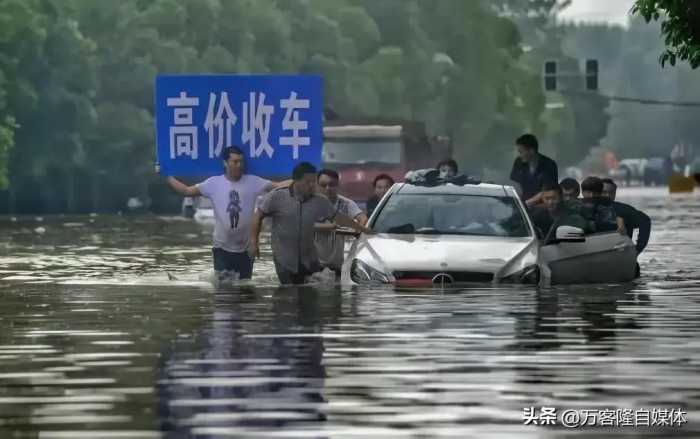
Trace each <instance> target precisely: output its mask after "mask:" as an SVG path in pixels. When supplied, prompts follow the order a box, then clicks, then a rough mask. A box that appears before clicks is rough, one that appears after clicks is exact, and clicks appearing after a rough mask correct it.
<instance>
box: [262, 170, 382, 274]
mask: <svg viewBox="0 0 700 439" xmlns="http://www.w3.org/2000/svg"><path fill="white" fill-rule="evenodd" d="M292 178H293V180H294V182H293V183H292V185H291V186H290V187H288V188H281V189H277V190H274V191H272V192H270V193H269V194H267V196H265V198H264V199H263V201H262V203H260V206H259V208H258V209H257V210H256V211H255V217H254V219H253V227H252V236H251V246H250V248H251V256H252V257H257V256H258V254H259V249H258V236H259V235H260V229H261V224H262V220H263V218H264V217H270V218H271V219H272V253H273V260H274V262H275V270H276V271H277V277H278V278H279V281H280V283H281V284H303V283H305V282H306V281H307V277H308V276H310V275H312V274H314V273H317V272H319V271H321V270H322V268H323V267H322V265H321V261H320V260H319V257H318V252H317V250H316V245H315V242H314V236H315V234H316V229H317V226H318V225H320V224H322V223H324V222H326V221H332V222H335V223H336V224H338V225H340V226H343V227H349V228H352V229H354V230H357V231H359V232H363V233H370V232H369V230H368V229H367V228H366V227H365V226H363V225H362V224H359V223H358V222H356V221H353V219H352V218H350V217H349V216H347V215H344V214H343V213H341V212H338V211H337V210H336V209H335V208H334V207H333V205H332V204H331V202H330V201H329V200H328V198H326V197H324V196H323V195H321V194H317V193H316V192H315V190H316V168H315V167H314V166H313V165H312V164H311V163H307V162H302V163H300V164H298V165H297V166H296V167H295V168H294V171H292Z"/></svg>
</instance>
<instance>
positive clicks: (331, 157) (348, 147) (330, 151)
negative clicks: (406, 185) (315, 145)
mask: <svg viewBox="0 0 700 439" xmlns="http://www.w3.org/2000/svg"><path fill="white" fill-rule="evenodd" d="M323 162H324V163H325V164H329V165H335V166H337V165H363V164H373V163H376V164H382V165H384V164H386V165H398V164H400V163H401V140H400V139H377V140H355V139H353V140H326V141H324V142H323Z"/></svg>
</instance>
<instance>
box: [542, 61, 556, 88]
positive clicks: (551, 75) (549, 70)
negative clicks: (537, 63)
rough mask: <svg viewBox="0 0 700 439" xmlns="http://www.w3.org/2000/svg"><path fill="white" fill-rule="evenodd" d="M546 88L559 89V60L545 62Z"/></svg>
mask: <svg viewBox="0 0 700 439" xmlns="http://www.w3.org/2000/svg"><path fill="white" fill-rule="evenodd" d="M544 89H545V90H546V91H554V90H556V89H557V62H556V61H547V62H545V63H544Z"/></svg>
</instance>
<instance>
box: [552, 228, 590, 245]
mask: <svg viewBox="0 0 700 439" xmlns="http://www.w3.org/2000/svg"><path fill="white" fill-rule="evenodd" d="M555 235H556V237H555V239H554V241H555V243H560V242H586V237H585V236H584V232H583V229H580V228H578V227H573V226H559V227H557V230H556V233H555Z"/></svg>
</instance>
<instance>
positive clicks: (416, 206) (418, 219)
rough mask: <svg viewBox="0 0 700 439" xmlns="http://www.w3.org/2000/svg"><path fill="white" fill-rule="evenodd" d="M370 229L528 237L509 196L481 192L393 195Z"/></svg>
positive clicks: (423, 233) (391, 231)
mask: <svg viewBox="0 0 700 439" xmlns="http://www.w3.org/2000/svg"><path fill="white" fill-rule="evenodd" d="M372 228H373V229H374V230H375V231H376V232H378V233H395V234H421V235H475V236H504V237H525V236H531V235H530V231H529V228H528V226H527V222H526V220H525V218H524V216H523V213H522V211H521V210H520V208H519V207H518V205H517V204H516V203H515V202H514V200H513V199H512V198H510V197H495V196H482V195H451V194H450V195H442V194H394V195H392V196H391V197H390V198H389V200H387V203H386V205H385V206H384V207H383V208H382V210H381V211H380V212H379V216H378V217H377V219H376V220H375V221H374V224H373V226H372Z"/></svg>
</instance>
